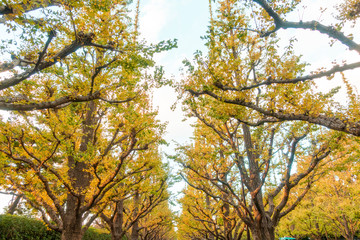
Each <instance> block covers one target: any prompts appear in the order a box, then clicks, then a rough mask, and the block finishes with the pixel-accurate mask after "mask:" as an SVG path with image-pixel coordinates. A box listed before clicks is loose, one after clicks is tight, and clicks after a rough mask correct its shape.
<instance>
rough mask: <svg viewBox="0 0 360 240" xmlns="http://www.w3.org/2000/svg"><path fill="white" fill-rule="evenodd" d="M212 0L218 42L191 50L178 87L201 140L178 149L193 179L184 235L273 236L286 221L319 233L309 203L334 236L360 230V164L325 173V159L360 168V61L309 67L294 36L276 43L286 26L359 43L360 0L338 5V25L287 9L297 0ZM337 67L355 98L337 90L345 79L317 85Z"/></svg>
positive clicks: (285, 230)
mask: <svg viewBox="0 0 360 240" xmlns="http://www.w3.org/2000/svg"><path fill="white" fill-rule="evenodd" d="M212 2H215V7H216V16H214V17H213V16H212V14H211V22H210V27H209V31H208V34H207V36H205V37H204V39H205V40H206V41H207V42H206V45H207V47H208V52H207V53H206V54H204V55H203V54H202V53H201V52H198V53H197V54H195V58H194V62H190V61H185V64H186V65H187V66H188V72H187V73H188V74H187V76H186V77H185V78H184V80H183V82H182V83H181V86H179V89H180V90H179V91H180V93H181V95H182V99H183V104H184V109H185V111H186V112H187V113H188V115H189V116H191V117H195V118H196V119H197V122H196V124H195V134H194V143H193V144H190V145H188V146H182V147H179V149H178V151H179V152H178V153H177V155H176V156H175V157H174V158H175V159H176V160H177V161H178V162H179V163H180V164H181V166H182V171H183V174H182V176H183V179H184V180H185V181H186V182H187V187H186V189H185V190H184V197H183V198H182V200H181V202H182V204H183V210H182V214H181V216H180V219H179V226H178V227H179V235H180V238H181V239H224V240H235V239H242V238H247V239H250V237H251V238H252V239H254V240H265V239H266V240H273V239H275V234H276V229H279V230H278V234H284V235H285V234H286V235H294V236H298V237H306V236H308V237H314V236H317V237H319V236H321V235H316V234H314V235H313V234H311V233H312V231H316V229H317V227H318V226H319V224H320V223H319V222H317V223H315V225H310V226H309V228H310V229H311V230H310V229H309V228H305V227H304V228H302V225H301V224H298V225H297V223H299V222H303V224H306V223H308V221H305V220H304V218H306V217H307V216H305V215H306V214H307V213H310V214H311V216H313V217H314V216H318V215H324V216H325V215H326V216H327V217H328V220H327V221H328V222H331V224H327V222H324V221H325V220H324V218H322V220H321V221H322V224H325V225H326V227H328V228H329V229H330V228H331V231H332V232H331V231H330V230H328V232H327V234H328V236H339V235H340V234H341V235H342V236H343V237H345V238H346V239H353V238H351V237H354V234H355V232H356V231H357V230H358V225H357V224H358V223H357V222H358V220H357V219H356V218H357V217H354V216H353V215H354V214H355V215H356V214H357V210H356V209H355V208H354V205H353V204H354V203H355V202H356V198H355V197H354V196H355V195H353V194H354V193H355V192H356V191H357V190H355V189H353V190H354V193H353V192H352V190H350V189H352V188H354V185H353V184H355V185H356V183H357V173H358V172H357V171H358V169H356V170H355V169H354V171H351V173H346V170H344V169H343V171H341V172H340V171H336V172H331V173H327V172H329V170H328V168H327V166H329V163H331V162H336V161H339V159H342V165H343V166H345V165H347V164H349V169H351V167H350V166H354V168H358V166H357V165H358V164H355V163H356V162H357V161H358V156H359V155H358V151H357V150H356V147H349V146H354V145H356V143H357V142H358V139H357V137H358V136H359V98H358V95H357V93H356V91H355V90H354V88H353V86H352V85H351V84H350V83H349V81H348V79H347V78H346V77H345V74H344V73H343V72H344V71H345V70H349V69H355V68H358V67H359V66H360V64H359V62H354V63H349V64H347V63H345V64H342V65H337V64H335V65H333V66H332V67H330V68H329V69H326V68H325V67H323V68H322V69H319V70H315V69H312V70H311V71H312V72H310V73H308V72H309V71H308V70H307V69H306V68H305V67H306V63H303V62H301V58H300V56H298V55H296V54H295V52H294V50H293V41H290V42H289V45H288V46H287V47H285V48H284V49H281V48H279V46H278V45H277V43H278V41H279V38H280V33H279V30H281V29H284V30H286V29H290V28H294V29H305V30H313V31H316V32H319V34H320V33H321V34H325V35H327V36H328V37H329V38H331V39H332V40H334V41H337V42H339V43H340V44H342V45H344V46H346V47H347V48H349V49H350V50H354V51H357V52H360V51H359V50H360V47H359V45H358V44H357V43H356V42H355V41H354V40H353V36H352V35H349V36H347V35H345V34H344V33H342V32H341V31H342V28H343V27H344V26H345V25H346V23H347V22H348V21H355V20H356V19H357V18H358V16H359V12H360V11H359V7H358V6H359V2H358V1H345V2H346V3H342V4H340V5H339V6H338V10H339V11H340V12H339V15H338V17H337V20H338V21H337V23H336V24H334V25H331V26H325V25H323V24H321V23H320V22H317V21H311V22H306V21H302V20H301V21H299V22H292V21H288V20H286V18H287V15H288V14H289V13H291V12H292V11H294V10H295V9H296V7H297V6H298V5H299V3H300V1H296V0H294V1H265V0H253V1H238V0H219V1H209V5H210V9H212V7H213V6H212ZM210 11H211V10H210ZM328 64H331V63H330V62H329V63H328ZM306 70H307V71H306ZM337 73H340V74H339V75H341V78H342V85H343V86H344V89H345V90H346V92H347V95H346V103H345V101H344V102H342V103H341V102H337V101H336V100H335V99H336V94H337V93H338V91H339V88H334V89H332V90H328V91H326V90H323V89H321V90H320V91H319V90H316V88H317V87H318V85H317V84H316V83H317V81H316V80H317V79H320V78H322V77H327V78H328V79H329V80H331V79H333V77H334V75H335V74H337ZM334 130H335V131H334ZM345 160H347V162H344V161H345ZM352 161H354V162H355V163H353V162H352ZM356 166H357V167H356ZM349 169H347V170H349ZM329 174H330V176H331V177H329ZM324 176H327V178H326V179H323V180H321V179H322V177H324ZM324 181H325V182H324ZM326 181H332V183H333V185H331V184H328V185H327V183H326ZM324 185H327V186H326V187H324ZM347 189H349V191H350V192H349V191H348V190H347ZM334 191H335V192H334ZM321 199H322V200H321ZM332 200H334V201H332ZM314 202H317V204H314ZM340 203H342V204H340ZM299 204H300V207H298V205H299ZM311 204H314V205H316V206H317V207H318V208H322V210H321V209H318V208H315V206H314V207H313V206H312V207H309V205H311ZM297 208H298V209H299V211H296V209H297ZM345 208H347V209H348V212H346V210H345ZM294 209H295V210H294ZM289 214H290V215H289ZM300 216H302V217H300ZM284 218H286V220H281V219H284ZM314 218H315V217H314ZM314 218H312V220H314ZM303 220H304V221H303ZM279 224H280V225H279ZM316 224H317V225H316ZM289 226H290V227H289ZM335 228H336V230H334V229H335ZM289 229H290V230H291V231H290V230H289ZM300 231H307V232H308V233H309V234H305V233H304V232H300ZM335 232H337V234H335ZM321 234H322V235H326V234H324V232H322V233H321ZM280 236H281V235H280Z"/></svg>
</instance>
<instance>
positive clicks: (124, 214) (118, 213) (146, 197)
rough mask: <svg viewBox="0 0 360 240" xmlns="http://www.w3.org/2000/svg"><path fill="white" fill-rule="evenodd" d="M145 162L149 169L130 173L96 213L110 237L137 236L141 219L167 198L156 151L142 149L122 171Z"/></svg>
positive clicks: (165, 178) (165, 177)
mask: <svg viewBox="0 0 360 240" xmlns="http://www.w3.org/2000/svg"><path fill="white" fill-rule="evenodd" d="M144 162H149V164H148V166H149V167H150V169H148V171H141V172H138V173H137V174H133V175H132V176H131V177H129V178H127V179H125V181H122V182H121V183H120V185H119V186H118V187H116V188H114V189H112V193H111V196H110V197H109V201H108V203H107V205H108V206H107V207H106V208H105V209H104V210H103V211H102V213H101V214H100V215H99V216H100V218H101V220H102V223H103V224H102V225H105V228H107V229H109V231H110V233H111V235H112V239H113V240H121V239H123V237H124V236H126V237H127V239H134V240H137V239H139V232H140V230H141V227H140V222H141V221H142V219H143V218H144V217H146V216H148V215H149V214H151V213H152V212H153V210H154V209H155V208H157V207H158V206H160V205H162V203H163V202H166V201H167V199H168V197H169V194H168V192H167V187H168V173H167V171H166V169H165V166H164V165H163V164H162V163H161V157H160V156H159V154H158V153H157V152H156V151H145V152H144V153H143V154H142V155H141V156H140V158H139V159H138V161H137V162H130V164H129V165H128V166H126V167H123V170H122V171H123V172H124V173H125V172H133V171H134V170H132V169H137V168H139V166H137V165H143V164H144ZM124 173H123V174H124ZM164 216H165V215H164ZM167 217H170V218H171V216H167Z"/></svg>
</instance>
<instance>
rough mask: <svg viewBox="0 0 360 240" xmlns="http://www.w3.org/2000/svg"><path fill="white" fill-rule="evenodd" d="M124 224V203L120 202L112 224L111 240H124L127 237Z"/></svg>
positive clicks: (117, 204)
mask: <svg viewBox="0 0 360 240" xmlns="http://www.w3.org/2000/svg"><path fill="white" fill-rule="evenodd" d="M123 222H124V201H123V200H120V201H118V202H117V203H116V210H115V216H114V220H113V222H112V224H111V239H112V240H122V238H123V236H124V235H125V233H124V231H123Z"/></svg>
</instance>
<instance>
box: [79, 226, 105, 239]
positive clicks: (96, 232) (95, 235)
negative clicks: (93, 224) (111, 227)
mask: <svg viewBox="0 0 360 240" xmlns="http://www.w3.org/2000/svg"><path fill="white" fill-rule="evenodd" d="M83 240H111V236H110V234H109V233H107V232H105V231H102V230H100V229H96V228H89V229H88V230H87V231H86V232H85V234H84V237H83Z"/></svg>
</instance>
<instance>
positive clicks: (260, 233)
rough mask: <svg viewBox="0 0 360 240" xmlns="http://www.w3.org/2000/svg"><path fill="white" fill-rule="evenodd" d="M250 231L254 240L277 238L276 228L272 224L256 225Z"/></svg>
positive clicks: (273, 239) (272, 239)
mask: <svg viewBox="0 0 360 240" xmlns="http://www.w3.org/2000/svg"><path fill="white" fill-rule="evenodd" d="M250 231H251V235H252V237H253V240H275V228H274V227H272V226H254V227H252V228H250Z"/></svg>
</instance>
